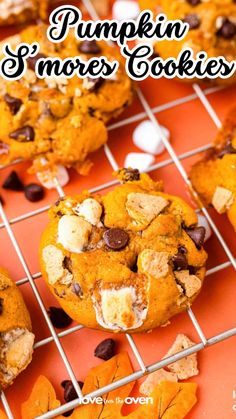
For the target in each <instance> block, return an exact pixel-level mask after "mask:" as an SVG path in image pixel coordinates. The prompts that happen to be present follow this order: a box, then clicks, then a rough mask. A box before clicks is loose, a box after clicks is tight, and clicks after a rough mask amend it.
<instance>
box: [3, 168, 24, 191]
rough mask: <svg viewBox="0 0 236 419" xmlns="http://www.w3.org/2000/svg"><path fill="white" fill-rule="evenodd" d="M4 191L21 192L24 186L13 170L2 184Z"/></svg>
mask: <svg viewBox="0 0 236 419" xmlns="http://www.w3.org/2000/svg"><path fill="white" fill-rule="evenodd" d="M2 187H3V188H4V189H9V190H11V191H23V190H24V185H23V183H22V182H21V180H20V178H19V176H18V174H17V173H16V172H15V171H14V170H13V171H12V172H11V173H10V174H9V175H8V176H7V178H6V179H5V181H4V182H3V184H2Z"/></svg>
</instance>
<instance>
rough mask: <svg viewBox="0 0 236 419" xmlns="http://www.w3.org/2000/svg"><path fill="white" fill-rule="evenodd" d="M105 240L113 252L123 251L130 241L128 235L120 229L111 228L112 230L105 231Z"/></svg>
mask: <svg viewBox="0 0 236 419" xmlns="http://www.w3.org/2000/svg"><path fill="white" fill-rule="evenodd" d="M103 238H104V240H105V243H106V245H107V246H108V247H109V249H112V250H121V249H123V248H124V247H125V246H126V245H127V243H128V241H129V235H128V233H126V231H124V230H121V229H120V228H110V230H107V231H105V233H104V234H103Z"/></svg>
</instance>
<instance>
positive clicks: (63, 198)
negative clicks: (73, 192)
mask: <svg viewBox="0 0 236 419" xmlns="http://www.w3.org/2000/svg"><path fill="white" fill-rule="evenodd" d="M63 201H65V197H64V196H62V197H61V198H58V200H57V201H56V202H55V204H54V205H55V206H56V207H58V206H59V205H60V203H61V202H63Z"/></svg>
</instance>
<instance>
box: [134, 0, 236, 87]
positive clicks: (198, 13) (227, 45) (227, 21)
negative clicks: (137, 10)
mask: <svg viewBox="0 0 236 419" xmlns="http://www.w3.org/2000/svg"><path fill="white" fill-rule="evenodd" d="M140 3H141V7H142V8H149V7H150V8H151V9H153V8H154V1H152V0H151V1H150V0H140ZM156 5H157V6H161V7H159V8H158V9H156V10H157V12H164V13H165V14H166V15H167V17H168V19H180V20H183V21H184V22H187V23H188V24H189V25H190V30H189V32H188V34H187V35H186V36H185V37H184V39H183V40H182V41H167V40H165V41H160V42H158V43H156V45H155V51H156V53H157V54H158V55H160V56H161V57H162V58H164V59H168V58H169V57H175V58H177V57H178V55H179V53H180V51H181V50H182V49H183V48H189V47H190V48H192V49H193V52H194V53H195V54H197V53H198V52H200V51H206V52H207V54H208V56H209V57H218V56H224V57H225V58H226V59H227V60H228V61H232V60H235V59H236V3H235V1H234V0H208V1H205V0H160V1H156ZM154 12H155V10H154ZM186 80H187V79H186ZM213 81H214V83H215V82H217V83H220V84H228V83H233V82H235V81H236V77H235V75H234V76H232V77H231V78H230V79H217V80H213Z"/></svg>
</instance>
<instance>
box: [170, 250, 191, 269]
mask: <svg viewBox="0 0 236 419" xmlns="http://www.w3.org/2000/svg"><path fill="white" fill-rule="evenodd" d="M186 253H187V249H186V248H185V247H184V246H180V247H179V248H178V253H177V254H176V255H175V256H173V258H172V261H173V264H174V271H182V270H184V269H187V268H188V261H187V257H186Z"/></svg>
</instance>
